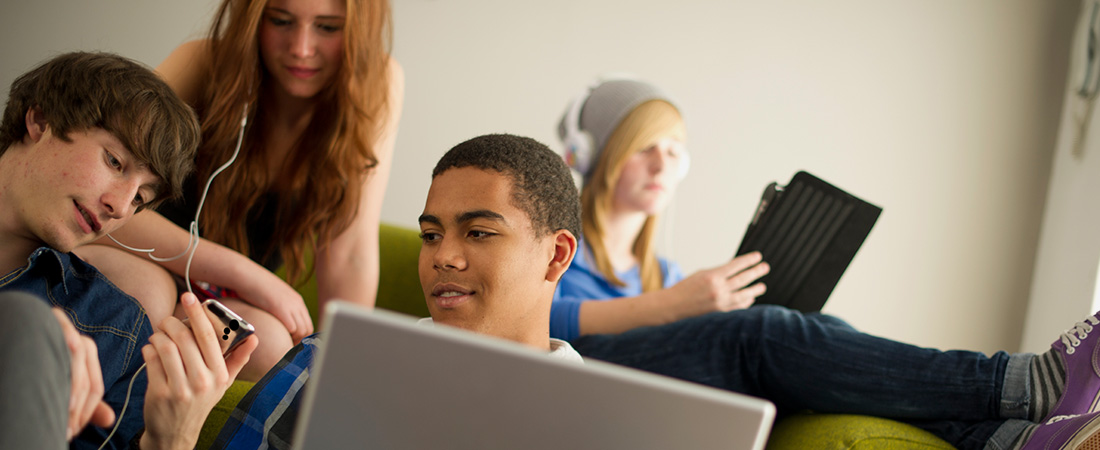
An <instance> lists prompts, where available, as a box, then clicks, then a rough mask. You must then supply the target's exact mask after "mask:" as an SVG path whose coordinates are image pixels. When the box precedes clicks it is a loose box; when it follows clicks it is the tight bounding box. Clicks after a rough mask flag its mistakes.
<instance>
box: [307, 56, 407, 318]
mask: <svg viewBox="0 0 1100 450" xmlns="http://www.w3.org/2000/svg"><path fill="white" fill-rule="evenodd" d="M388 70H389V71H390V73H389V75H390V77H389V79H390V90H389V94H388V95H389V115H388V117H387V118H386V121H385V123H383V124H380V126H381V127H382V129H381V133H380V134H379V135H378V141H377V142H375V145H374V149H375V156H376V157H377V158H378V165H377V166H375V168H374V169H373V170H372V171H371V173H370V175H369V176H368V177H367V179H366V180H365V183H364V184H363V194H362V195H361V196H360V199H359V212H358V213H357V214H356V216H355V219H354V220H353V221H352V223H351V225H350V226H349V227H348V229H347V230H344V232H343V233H341V234H340V235H339V236H337V237H336V239H334V240H333V242H332V243H330V244H329V246H328V248H326V249H325V250H324V251H321V252H319V253H318V255H317V258H316V273H317V301H318V306H319V307H320V308H321V309H322V310H323V309H324V307H325V303H326V302H328V300H330V299H333V298H339V299H343V300H348V301H352V302H355V303H359V304H362V305H366V306H372V307H373V306H374V301H375V298H376V297H377V295H378V263H379V259H378V226H379V224H380V221H381V219H380V216H381V214H382V200H383V198H384V197H385V195H386V184H387V183H388V181H389V177H390V167H391V166H392V165H393V147H394V141H395V140H396V138H397V125H398V122H399V120H400V118H401V108H402V102H403V101H404V95H405V74H404V71H403V70H402V69H401V66H400V65H399V64H398V63H397V61H395V60H393V59H391V60H390V64H389V68H388Z"/></svg>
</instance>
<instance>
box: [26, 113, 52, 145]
mask: <svg viewBox="0 0 1100 450" xmlns="http://www.w3.org/2000/svg"><path fill="white" fill-rule="evenodd" d="M24 120H25V122H26V126H27V136H26V137H29V138H30V139H31V141H32V142H38V140H39V139H42V136H43V135H44V134H46V128H47V127H48V126H49V125H48V124H46V116H45V114H42V109H41V108H39V107H37V106H34V107H31V108H29V109H27V117H26V118H25V119H24Z"/></svg>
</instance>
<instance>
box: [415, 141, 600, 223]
mask: <svg viewBox="0 0 1100 450" xmlns="http://www.w3.org/2000/svg"><path fill="white" fill-rule="evenodd" d="M462 167H476V168H478V169H482V170H495V171H497V172H500V173H502V174H504V175H506V176H508V177H509V178H510V179H511V180H512V186H513V192H512V201H513V202H514V205H515V206H516V207H517V208H519V209H521V210H523V211H524V212H526V213H527V216H528V217H530V218H531V224H532V226H533V228H534V230H535V233H536V235H538V236H545V235H547V234H550V233H553V232H555V231H558V230H569V232H570V233H573V236H577V237H579V236H580V229H581V203H580V200H579V198H578V195H577V187H576V186H575V185H574V184H573V177H572V175H570V172H569V167H567V166H566V165H565V162H564V161H563V160H562V157H561V156H560V155H558V154H557V153H554V151H552V150H550V149H549V148H548V147H546V146H545V145H543V144H542V143H540V142H539V141H536V140H534V139H531V138H528V137H522V136H515V135H511V134H488V135H485V136H478V137H475V138H473V139H470V140H468V141H466V142H463V143H461V144H458V145H456V146H455V147H454V148H452V149H451V150H449V151H448V152H447V153H446V154H445V155H443V157H442V158H440V160H439V163H437V164H436V165H435V169H434V170H432V178H435V177H437V176H439V174H441V173H443V172H446V171H447V170H449V169H458V168H462Z"/></svg>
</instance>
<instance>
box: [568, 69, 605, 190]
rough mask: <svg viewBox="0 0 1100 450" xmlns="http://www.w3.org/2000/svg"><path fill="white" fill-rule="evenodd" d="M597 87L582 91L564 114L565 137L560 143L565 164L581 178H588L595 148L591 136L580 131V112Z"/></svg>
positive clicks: (594, 156)
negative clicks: (562, 145)
mask: <svg viewBox="0 0 1100 450" xmlns="http://www.w3.org/2000/svg"><path fill="white" fill-rule="evenodd" d="M596 86H597V85H593V86H590V87H588V88H587V89H585V90H584V92H583V93H581V94H580V95H578V96H577V97H576V98H575V99H573V103H572V104H570V105H569V110H568V111H567V112H566V113H565V121H564V123H563V124H564V125H565V136H564V137H562V143H563V144H564V145H565V163H566V164H567V165H569V167H572V168H573V169H574V170H576V171H577V172H579V173H580V174H581V175H582V176H588V170H589V169H591V168H592V166H593V165H595V163H596V161H595V159H596V155H594V154H593V153H595V151H594V149H593V147H595V146H596V144H595V143H593V142H592V134H590V133H589V132H587V131H584V130H582V129H581V110H582V109H584V104H585V102H587V101H588V95H589V94H591V93H592V89H595V87H596Z"/></svg>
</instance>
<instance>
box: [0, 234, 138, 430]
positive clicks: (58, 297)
mask: <svg viewBox="0 0 1100 450" xmlns="http://www.w3.org/2000/svg"><path fill="white" fill-rule="evenodd" d="M0 290H4V291H7V290H13V291H15V290H18V291H24V292H30V293H32V294H35V295H37V296H38V297H39V298H42V299H43V300H44V301H46V302H47V303H49V304H50V306H56V307H59V308H61V309H62V310H63V311H64V312H65V314H66V315H68V316H69V320H70V321H72V323H73V326H75V327H76V329H77V330H78V331H80V333H81V334H84V335H87V336H89V337H91V338H92V340H93V341H95V345H96V350H98V352H99V365H100V368H101V369H102V370H103V387H104V389H105V390H106V391H105V392H104V394H103V400H104V401H106V402H107V404H109V405H111V408H112V409H114V410H115V417H116V418H118V417H120V414H121V412H122V406H123V403H125V400H126V390H127V388H128V387H129V385H130V379H131V378H133V377H134V374H135V373H136V372H137V371H138V369H139V368H140V367H141V366H142V365H143V364H144V363H145V359H144V358H143V357H142V355H141V347H142V346H143V345H145V343H146V342H148V341H149V336H152V334H153V327H152V325H150V323H149V318H148V317H147V316H146V315H145V309H144V308H142V307H141V304H140V303H138V301H137V300H135V299H134V298H133V297H131V296H129V295H127V294H126V293H125V292H122V291H121V290H120V289H119V288H118V287H116V286H115V285H114V284H112V283H111V282H110V281H108V280H107V277H105V276H103V274H102V273H100V272H99V271H98V270H96V268H95V267H92V266H91V265H89V264H88V263H85V262H84V261H82V260H81V259H80V258H77V257H76V256H75V255H73V254H72V253H61V252H59V251H57V250H54V249H51V248H48V247H41V248H39V249H37V250H35V251H34V252H33V253H31V255H30V256H29V257H28V258H27V265H26V266H23V267H20V268H18V269H15V270H14V271H12V272H11V273H9V274H7V275H3V276H0ZM147 382H148V380H147V378H146V376H145V371H142V372H141V373H140V374H139V375H138V376H137V378H136V379H135V380H134V389H133V394H132V395H131V396H130V405H129V407H127V409H126V415H125V416H124V417H122V418H121V424H120V425H119V428H118V432H116V433H115V435H114V437H113V438H111V444H110V445H107V448H127V447H128V442H129V441H130V438H131V437H133V436H134V435H136V434H137V433H138V432H139V431H140V430H141V429H142V428H143V427H144V426H145V416H144V408H145V388H146V385H147ZM109 432H110V430H109V429H104V428H99V427H96V426H94V425H88V426H87V427H85V428H84V430H83V431H82V432H81V433H80V436H78V437H77V438H75V439H73V442H72V443H71V444H70V447H71V448H74V449H81V448H88V449H94V448H98V447H99V444H100V443H102V442H103V439H105V438H106V437H107V434H108V433H109Z"/></svg>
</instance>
